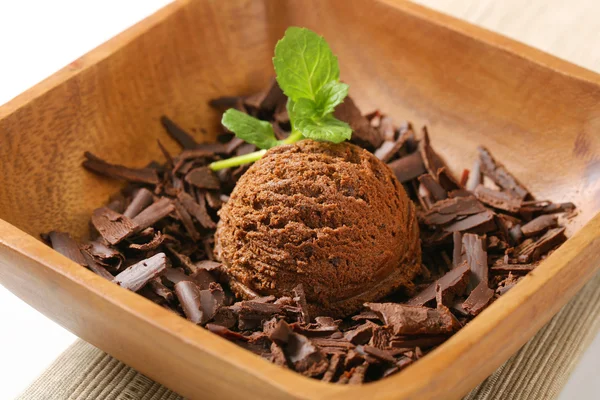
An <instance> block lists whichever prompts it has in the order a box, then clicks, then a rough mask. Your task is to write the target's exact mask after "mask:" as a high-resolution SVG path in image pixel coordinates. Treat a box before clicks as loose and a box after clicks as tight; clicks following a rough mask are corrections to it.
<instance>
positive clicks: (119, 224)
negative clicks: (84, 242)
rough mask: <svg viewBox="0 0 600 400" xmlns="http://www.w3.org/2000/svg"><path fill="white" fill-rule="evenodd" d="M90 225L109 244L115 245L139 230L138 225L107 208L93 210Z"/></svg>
mask: <svg viewBox="0 0 600 400" xmlns="http://www.w3.org/2000/svg"><path fill="white" fill-rule="evenodd" d="M92 224H93V225H94V228H96V230H97V231H98V233H100V235H102V237H103V238H104V239H105V240H106V241H107V242H108V243H110V244H113V245H114V244H117V243H119V242H120V241H122V240H123V239H125V238H126V237H128V236H130V235H131V234H133V233H134V232H135V231H137V230H138V229H139V226H138V224H137V223H136V222H135V221H134V220H131V219H129V218H127V217H125V216H124V215H122V214H119V213H117V212H115V211H113V210H111V209H109V208H107V207H101V208H97V209H95V210H94V212H93V214H92Z"/></svg>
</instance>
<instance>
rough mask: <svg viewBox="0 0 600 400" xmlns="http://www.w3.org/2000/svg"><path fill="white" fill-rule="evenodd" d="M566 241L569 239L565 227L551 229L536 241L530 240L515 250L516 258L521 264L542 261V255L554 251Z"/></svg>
mask: <svg viewBox="0 0 600 400" xmlns="http://www.w3.org/2000/svg"><path fill="white" fill-rule="evenodd" d="M565 240H567V238H566V236H565V228H564V227H563V228H554V229H550V230H549V231H548V232H546V233H545V234H544V236H542V237H541V238H539V239H538V240H536V241H529V239H528V240H527V241H525V242H523V243H522V244H521V245H519V247H517V248H515V252H514V256H515V257H516V258H517V260H518V261H519V262H520V263H529V262H535V261H538V260H539V259H540V257H541V256H542V254H545V253H547V252H548V251H550V250H552V249H553V248H554V247H556V246H558V245H559V244H561V243H563V242H564V241H565Z"/></svg>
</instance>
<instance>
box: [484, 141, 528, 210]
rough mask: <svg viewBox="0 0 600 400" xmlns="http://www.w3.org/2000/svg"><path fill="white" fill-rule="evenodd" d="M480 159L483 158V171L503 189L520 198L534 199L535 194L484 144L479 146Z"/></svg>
mask: <svg viewBox="0 0 600 400" xmlns="http://www.w3.org/2000/svg"><path fill="white" fill-rule="evenodd" d="M478 150H479V159H480V160H481V172H482V173H483V174H484V175H485V176H487V177H488V178H490V179H492V180H493V181H494V183H495V184H496V185H498V186H500V187H501V188H502V189H505V190H508V191H510V192H512V193H514V194H515V195H516V196H517V197H518V198H520V199H527V198H530V199H533V196H532V195H531V193H529V191H528V190H527V189H526V188H525V186H523V185H522V184H521V183H520V182H519V181H518V180H517V178H515V177H514V176H513V175H512V174H511V173H510V172H508V171H507V170H506V168H505V167H504V165H502V164H500V163H499V162H497V161H496V160H495V159H494V157H492V155H491V153H490V152H489V150H488V149H486V148H485V147H483V146H480V147H479V148H478Z"/></svg>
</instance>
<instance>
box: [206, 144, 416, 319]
mask: <svg viewBox="0 0 600 400" xmlns="http://www.w3.org/2000/svg"><path fill="white" fill-rule="evenodd" d="M220 217H221V220H220V222H219V225H218V228H217V233H216V253H217V256H218V257H219V258H220V260H221V261H222V262H223V264H224V266H225V268H226V269H227V271H228V273H229V274H231V275H232V276H233V277H235V278H236V279H238V280H239V281H241V282H243V283H244V284H246V285H247V286H249V287H250V288H251V289H253V290H255V291H256V292H258V293H260V294H262V295H270V294H273V295H276V296H281V295H285V294H286V293H289V292H290V291H291V289H292V288H294V287H295V286H296V285H298V284H300V283H302V284H303V286H304V290H305V292H306V297H307V301H308V305H309V309H310V311H311V314H312V315H313V316H315V315H330V316H335V317H343V316H346V315H349V314H351V313H353V312H355V311H357V310H358V309H360V308H361V307H362V304H363V303H365V302H371V301H377V300H379V299H380V298H382V297H384V296H386V295H388V294H389V293H391V292H392V291H394V290H396V289H398V288H400V287H402V286H404V285H407V284H409V283H410V281H411V280H412V279H413V278H414V276H415V275H416V273H417V271H418V270H419V266H420V262H421V250H420V242H419V227H418V224H417V220H416V213H415V207H414V205H413V204H412V202H411V201H410V200H409V198H408V197H407V195H406V193H405V191H404V189H403V187H402V185H401V184H400V183H399V182H398V180H397V179H396V177H395V176H394V174H393V173H392V172H391V170H390V169H389V168H388V167H387V166H386V165H385V164H384V163H382V162H381V161H380V160H378V159H377V158H376V157H375V156H373V155H372V154H371V153H369V152H368V151H366V150H363V149H361V148H360V147H357V146H354V145H352V144H347V143H342V144H332V143H320V142H314V141H311V140H305V141H302V142H299V143H297V144H295V145H285V146H278V147H275V148H272V149H271V150H269V151H268V152H267V153H266V154H265V155H264V157H263V158H262V159H260V160H259V161H257V162H256V163H255V164H254V165H253V166H252V167H250V169H249V170H248V171H247V172H246V173H245V174H244V175H243V176H242V177H241V179H240V180H239V181H238V183H237V186H236V187H235V189H234V190H233V193H232V194H231V198H230V200H229V201H228V202H227V204H226V205H224V206H223V208H222V209H221V211H220Z"/></svg>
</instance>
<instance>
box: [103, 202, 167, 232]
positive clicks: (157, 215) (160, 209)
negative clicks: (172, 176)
mask: <svg viewBox="0 0 600 400" xmlns="http://www.w3.org/2000/svg"><path fill="white" fill-rule="evenodd" d="M173 211H175V205H173V202H172V201H171V199H169V198H167V197H163V198H161V199H160V200H158V201H157V202H155V203H154V204H152V205H151V206H149V207H147V208H146V209H145V210H144V211H142V212H141V213H139V214H138V215H136V216H135V217H134V218H133V220H132V221H133V223H134V224H135V225H137V228H136V231H137V232H139V231H141V230H144V229H146V228H147V227H149V226H152V225H154V224H155V223H157V222H158V221H160V220H161V219H163V218H165V217H166V216H167V215H169V214H171V213H172V212H173ZM107 240H108V239H107ZM109 242H110V240H109Z"/></svg>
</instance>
